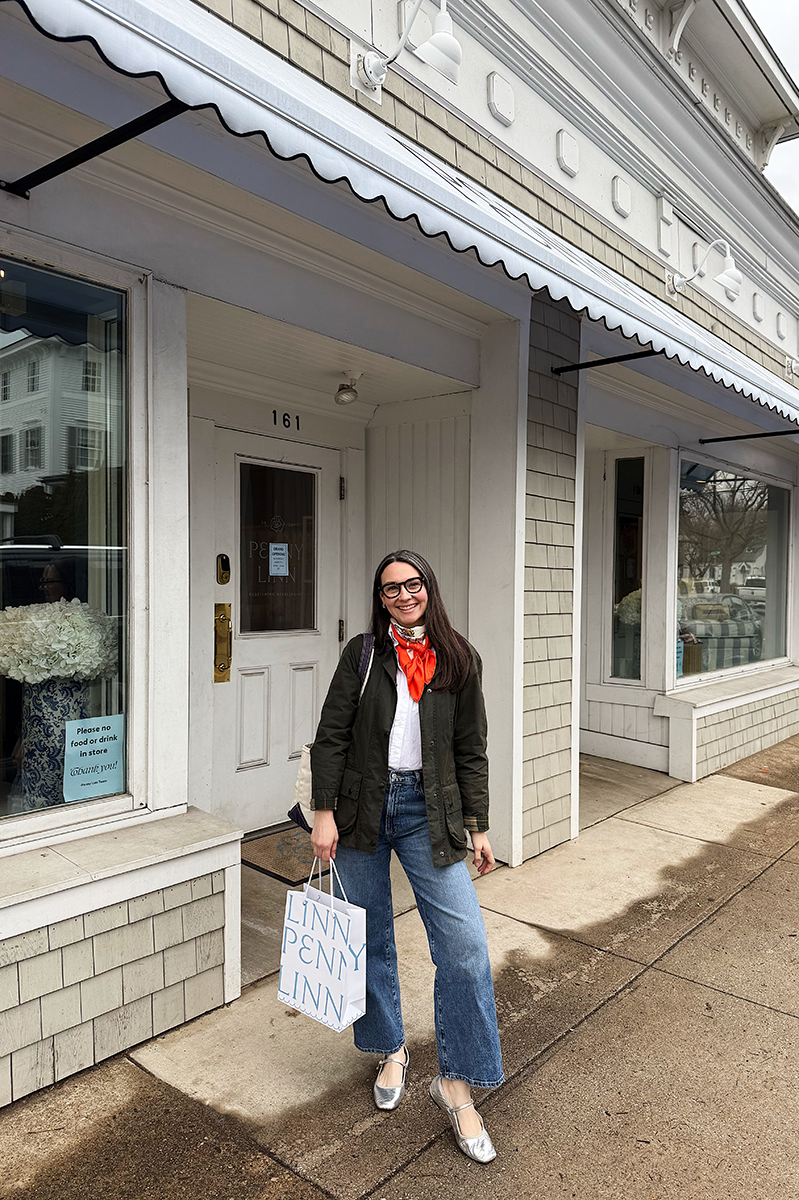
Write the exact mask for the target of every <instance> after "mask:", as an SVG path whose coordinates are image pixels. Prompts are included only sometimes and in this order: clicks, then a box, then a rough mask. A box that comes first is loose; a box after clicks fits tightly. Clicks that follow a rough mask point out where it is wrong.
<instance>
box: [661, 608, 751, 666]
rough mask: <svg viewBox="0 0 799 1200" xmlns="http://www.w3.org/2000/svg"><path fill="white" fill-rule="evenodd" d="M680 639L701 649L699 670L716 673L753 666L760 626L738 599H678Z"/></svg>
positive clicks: (749, 610) (749, 609)
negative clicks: (687, 638)
mask: <svg viewBox="0 0 799 1200" xmlns="http://www.w3.org/2000/svg"><path fill="white" fill-rule="evenodd" d="M677 607H678V618H679V622H680V635H681V636H684V635H686V634H691V635H693V637H694V638H695V639H696V641H697V642H700V643H701V645H702V670H703V671H719V670H721V668H722V667H738V666H741V665H742V664H743V663H749V662H756V661H757V659H759V658H760V656H761V654H762V653H763V622H762V621H761V619H760V617H759V616H758V615H757V613H756V612H755V611H754V609H753V608H752V607H751V606H750V605H749V604H748V603H747V602H746V601H745V600H742V599H741V597H740V596H733V595H731V594H729V593H726V592H724V593H719V594H718V595H715V596H713V597H712V598H711V597H710V596H708V597H707V598H704V597H699V596H680V597H679V599H678V601H677Z"/></svg>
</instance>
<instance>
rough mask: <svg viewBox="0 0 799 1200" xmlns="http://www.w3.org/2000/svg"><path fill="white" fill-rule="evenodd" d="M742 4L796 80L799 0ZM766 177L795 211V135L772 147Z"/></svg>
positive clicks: (798, 194)
mask: <svg viewBox="0 0 799 1200" xmlns="http://www.w3.org/2000/svg"><path fill="white" fill-rule="evenodd" d="M745 4H746V7H747V8H748V9H749V11H750V13H751V14H752V16H753V17H754V19H755V21H756V22H757V24H758V25H759V26H760V28H761V29H762V30H763V33H764V34H765V35H766V37H767V38H768V40H769V41H770V42H771V45H772V46H773V47H774V50H775V51H776V53H777V57H778V58H779V59H780V61H781V62H782V64H783V66H784V67H785V68H786V70H787V71H788V74H789V75H791V76H792V77H793V79H794V81H795V82H796V83H797V84H799V0H745ZM766 178H767V179H769V180H770V181H771V183H773V184H774V186H775V187H776V188H777V189H778V190H779V191H780V192H782V194H783V196H784V197H785V199H786V200H787V201H788V203H789V204H790V205H791V206H792V207H793V209H794V210H795V211H796V212H797V213H799V138H797V139H796V141H793V142H788V143H786V144H785V145H784V146H777V147H776V148H775V150H774V153H773V154H772V156H771V163H770V165H769V166H768V168H767V169H766Z"/></svg>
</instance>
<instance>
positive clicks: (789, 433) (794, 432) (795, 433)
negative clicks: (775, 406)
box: [699, 426, 799, 446]
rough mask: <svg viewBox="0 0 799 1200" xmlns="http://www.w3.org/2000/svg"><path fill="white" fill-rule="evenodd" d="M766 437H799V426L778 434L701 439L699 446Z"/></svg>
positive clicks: (778, 431)
mask: <svg viewBox="0 0 799 1200" xmlns="http://www.w3.org/2000/svg"><path fill="white" fill-rule="evenodd" d="M764 437H799V426H797V427H796V429H778V430H777V432H776V433H736V434H735V435H734V437H720V438H699V445H700V446H709V445H710V444H711V442H753V441H754V440H755V438H764Z"/></svg>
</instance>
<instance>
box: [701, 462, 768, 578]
mask: <svg viewBox="0 0 799 1200" xmlns="http://www.w3.org/2000/svg"><path fill="white" fill-rule="evenodd" d="M693 465H694V464H685V466H686V467H688V466H693ZM682 483H683V486H682V487H681V489H680V542H679V559H680V564H681V566H683V567H684V569H685V570H686V571H687V572H688V574H689V575H690V577H691V578H692V579H702V578H704V577H705V576H706V575H707V574H708V572H709V570H710V568H711V566H719V567H720V568H721V576H720V582H719V587H720V590H721V591H722V592H729V590H730V588H731V586H732V571H733V567H734V566H735V564H736V563H741V562H751V561H752V560H753V559H755V558H757V556H758V555H759V554H760V552H761V551H762V549H763V547H764V546H765V544H766V537H767V515H768V493H769V489H768V485H767V484H765V483H762V482H761V481H760V480H757V479H745V478H744V477H743V476H740V475H731V474H729V473H728V472H726V471H716V472H714V473H713V475H712V478H709V479H705V480H701V479H695V480H694V479H692V478H691V476H690V474H688V473H686V471H685V469H684V470H683V479H682Z"/></svg>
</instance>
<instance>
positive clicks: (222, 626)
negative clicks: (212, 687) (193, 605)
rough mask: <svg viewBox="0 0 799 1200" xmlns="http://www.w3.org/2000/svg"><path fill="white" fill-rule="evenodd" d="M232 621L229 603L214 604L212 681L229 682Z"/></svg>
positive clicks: (231, 652)
mask: <svg viewBox="0 0 799 1200" xmlns="http://www.w3.org/2000/svg"><path fill="white" fill-rule="evenodd" d="M232 654H233V623H232V621H231V619H230V605H229V604H215V605H214V683H230V659H231V655H232Z"/></svg>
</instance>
